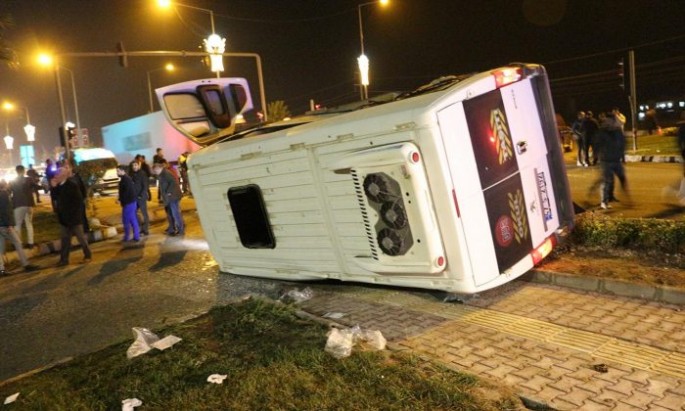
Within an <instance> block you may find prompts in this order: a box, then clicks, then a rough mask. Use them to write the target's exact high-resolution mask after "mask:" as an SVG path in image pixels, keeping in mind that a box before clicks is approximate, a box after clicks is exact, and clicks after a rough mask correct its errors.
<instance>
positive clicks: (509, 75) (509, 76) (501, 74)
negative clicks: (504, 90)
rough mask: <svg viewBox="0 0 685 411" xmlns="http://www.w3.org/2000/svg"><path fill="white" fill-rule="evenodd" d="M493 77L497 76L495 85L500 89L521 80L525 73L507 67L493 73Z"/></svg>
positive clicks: (518, 69)
mask: <svg viewBox="0 0 685 411" xmlns="http://www.w3.org/2000/svg"><path fill="white" fill-rule="evenodd" d="M492 75H493V76H495V85H496V86H497V88H500V87H504V86H506V85H507V84H511V83H515V82H517V81H519V80H521V77H522V76H523V71H522V70H521V68H519V67H507V68H503V69H500V70H495V71H493V72H492Z"/></svg>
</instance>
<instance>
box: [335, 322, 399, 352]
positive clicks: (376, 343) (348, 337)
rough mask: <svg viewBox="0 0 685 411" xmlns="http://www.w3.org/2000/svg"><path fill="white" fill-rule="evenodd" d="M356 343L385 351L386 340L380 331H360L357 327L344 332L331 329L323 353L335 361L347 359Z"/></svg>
mask: <svg viewBox="0 0 685 411" xmlns="http://www.w3.org/2000/svg"><path fill="white" fill-rule="evenodd" d="M358 343H362V344H363V345H364V346H366V347H369V348H371V349H373V350H377V351H379V350H384V349H385V345H386V344H387V340H386V339H385V337H383V334H382V333H381V332H380V331H378V330H362V329H361V328H360V327H359V326H358V325H355V326H354V327H352V328H347V329H344V330H339V329H337V328H333V329H331V331H330V332H329V333H328V340H326V347H325V348H324V351H326V352H327V353H329V354H331V355H332V356H333V357H335V358H337V359H341V358H345V357H349V356H350V355H351V354H352V347H353V346H354V345H355V344H358Z"/></svg>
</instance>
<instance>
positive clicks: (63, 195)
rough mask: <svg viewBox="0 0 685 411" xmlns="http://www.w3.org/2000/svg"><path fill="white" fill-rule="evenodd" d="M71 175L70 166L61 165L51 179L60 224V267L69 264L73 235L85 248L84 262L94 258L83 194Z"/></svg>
mask: <svg viewBox="0 0 685 411" xmlns="http://www.w3.org/2000/svg"><path fill="white" fill-rule="evenodd" d="M70 176H71V170H70V168H69V167H68V166H66V167H60V168H59V171H58V172H57V174H56V175H55V177H53V179H52V181H51V184H52V189H53V190H54V192H55V213H56V214H57V219H58V220H59V224H60V237H61V251H60V259H59V263H58V264H57V266H58V267H63V266H65V265H68V264H69V252H70V251H71V237H72V236H76V238H77V239H78V242H79V244H80V245H81V248H82V249H83V262H84V263H88V262H90V261H91V258H92V254H91V251H90V247H89V246H88V238H86V235H85V233H84V231H83V214H84V210H83V208H84V203H83V195H82V194H81V190H80V189H79V187H78V185H77V184H76V183H75V182H74V181H73V180H72V179H70V178H69V177H70Z"/></svg>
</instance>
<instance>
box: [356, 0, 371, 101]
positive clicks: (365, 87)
mask: <svg viewBox="0 0 685 411" xmlns="http://www.w3.org/2000/svg"><path fill="white" fill-rule="evenodd" d="M373 3H375V2H370V3H364V4H360V5H358V6H357V15H358V16H359V45H360V49H361V55H360V56H359V59H358V60H357V61H358V63H359V76H360V77H359V81H360V84H361V89H360V93H361V100H362V101H364V100H366V99H368V98H369V88H368V84H364V73H363V70H364V68H363V67H362V61H363V57H365V55H364V25H363V23H362V6H368V5H369V4H373ZM368 68H369V66H368V64H367V65H366V69H367V70H368Z"/></svg>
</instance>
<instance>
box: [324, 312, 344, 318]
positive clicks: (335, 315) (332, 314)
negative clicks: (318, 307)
mask: <svg viewBox="0 0 685 411" xmlns="http://www.w3.org/2000/svg"><path fill="white" fill-rule="evenodd" d="M344 316H345V314H344V313H335V312H328V313H326V314H324V315H323V318H330V319H332V320H339V319H341V318H343V317H344Z"/></svg>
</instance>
